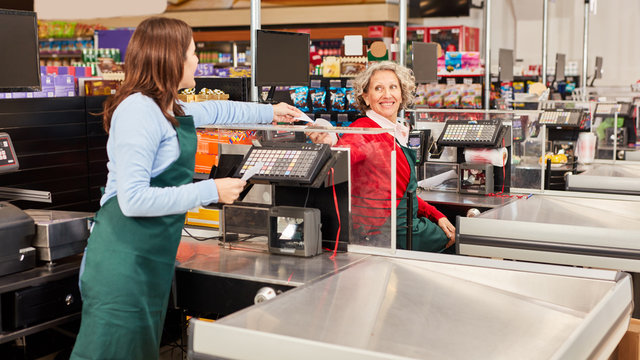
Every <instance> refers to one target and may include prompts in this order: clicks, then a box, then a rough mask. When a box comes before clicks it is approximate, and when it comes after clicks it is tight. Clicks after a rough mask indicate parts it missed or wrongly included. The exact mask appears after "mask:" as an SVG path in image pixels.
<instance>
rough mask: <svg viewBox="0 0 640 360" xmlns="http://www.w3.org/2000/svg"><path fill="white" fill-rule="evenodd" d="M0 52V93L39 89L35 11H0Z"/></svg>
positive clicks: (38, 57) (38, 58)
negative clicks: (0, 54)
mask: <svg viewBox="0 0 640 360" xmlns="http://www.w3.org/2000/svg"><path fill="white" fill-rule="evenodd" d="M0 51H1V52H2V56H0V92H16V91H40V90H42V88H41V84H40V56H39V52H38V51H39V50H38V19H37V17H36V13H35V12H33V11H20V10H6V9H0Z"/></svg>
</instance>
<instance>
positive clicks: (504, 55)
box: [498, 49, 513, 82]
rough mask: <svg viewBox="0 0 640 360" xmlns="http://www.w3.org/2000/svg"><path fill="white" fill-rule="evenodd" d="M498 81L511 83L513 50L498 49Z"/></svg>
mask: <svg viewBox="0 0 640 360" xmlns="http://www.w3.org/2000/svg"><path fill="white" fill-rule="evenodd" d="M498 66H499V67H500V70H499V75H498V77H499V80H500V81H501V82H508V81H513V50H511V49H500V51H499V52H498Z"/></svg>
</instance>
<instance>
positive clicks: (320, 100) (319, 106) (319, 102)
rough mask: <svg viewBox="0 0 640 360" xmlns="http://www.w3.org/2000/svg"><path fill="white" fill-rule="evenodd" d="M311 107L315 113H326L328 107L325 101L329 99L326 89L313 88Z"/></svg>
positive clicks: (311, 91) (310, 90)
mask: <svg viewBox="0 0 640 360" xmlns="http://www.w3.org/2000/svg"><path fill="white" fill-rule="evenodd" d="M309 92H310V93H311V107H312V108H313V111H326V110H327V105H326V104H325V99H326V98H327V90H326V89H325V88H316V87H314V88H311V89H309Z"/></svg>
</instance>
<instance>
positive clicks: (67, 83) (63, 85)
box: [53, 75, 76, 97]
mask: <svg viewBox="0 0 640 360" xmlns="http://www.w3.org/2000/svg"><path fill="white" fill-rule="evenodd" d="M53 86H54V93H55V97H65V96H75V95H76V80H75V77H74V76H73V75H57V76H55V77H54V78H53Z"/></svg>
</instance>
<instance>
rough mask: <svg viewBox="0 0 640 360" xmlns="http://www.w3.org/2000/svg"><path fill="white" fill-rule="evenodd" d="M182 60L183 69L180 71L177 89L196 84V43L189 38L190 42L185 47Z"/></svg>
mask: <svg viewBox="0 0 640 360" xmlns="http://www.w3.org/2000/svg"><path fill="white" fill-rule="evenodd" d="M185 56H186V57H185V61H184V70H183V72H182V80H180V86H179V89H185V88H192V87H195V86H196V80H195V79H194V76H195V73H196V68H197V67H198V55H196V44H195V43H194V42H193V39H191V44H189V48H188V49H187V53H186V55H185Z"/></svg>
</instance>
